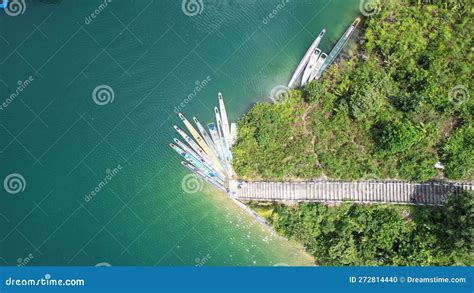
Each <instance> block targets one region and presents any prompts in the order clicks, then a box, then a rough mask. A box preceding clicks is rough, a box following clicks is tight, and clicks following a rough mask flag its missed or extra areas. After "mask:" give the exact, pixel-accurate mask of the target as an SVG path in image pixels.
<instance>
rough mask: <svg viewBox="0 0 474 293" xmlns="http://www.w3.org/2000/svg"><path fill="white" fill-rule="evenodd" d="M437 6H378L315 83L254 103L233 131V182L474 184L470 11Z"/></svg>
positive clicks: (404, 3)
mask: <svg viewBox="0 0 474 293" xmlns="http://www.w3.org/2000/svg"><path fill="white" fill-rule="evenodd" d="M435 2H436V1H435ZM436 3H439V4H431V5H425V4H417V3H412V1H409V2H407V1H397V2H396V3H395V4H393V5H390V4H389V3H388V2H385V5H384V6H382V10H381V12H380V13H379V14H377V15H376V16H374V17H371V18H368V19H365V20H364V23H363V24H362V25H361V29H360V30H359V31H358V33H359V36H353V39H354V38H358V41H357V42H353V43H352V44H349V46H348V47H346V49H345V52H344V53H343V57H342V58H341V57H340V58H339V60H337V62H336V63H335V64H333V65H331V66H330V67H329V68H328V70H326V72H325V73H324V75H323V77H322V79H321V80H319V81H313V82H312V83H310V84H309V85H308V86H306V87H305V88H303V89H301V90H292V91H291V94H290V95H289V96H290V97H289V98H287V99H284V100H283V101H281V102H278V103H273V104H269V103H257V104H256V105H255V106H254V107H253V108H252V109H251V110H250V111H249V112H248V113H247V114H246V115H245V116H244V117H243V118H242V119H241V120H240V121H239V135H238V140H237V143H236V145H235V146H234V148H233V154H234V162H233V164H234V167H235V170H236V172H237V174H239V175H240V176H242V177H244V178H263V179H291V178H296V177H297V178H317V177H321V176H322V175H325V176H327V177H329V178H333V179H364V178H367V179H374V178H381V179H383V178H399V179H407V180H416V181H422V180H428V179H431V178H433V177H435V176H444V177H445V178H448V179H456V180H458V179H464V180H472V179H473V178H474V174H473V172H471V170H473V167H474V148H473V145H472V142H473V141H474V140H473V138H474V127H473V111H474V107H473V101H472V99H470V96H471V89H472V88H473V78H472V72H471V67H472V64H473V58H472V54H473V52H472V42H471V38H470V37H468V36H472V35H473V26H472V25H470V21H469V20H470V17H471V12H470V7H469V6H463V5H462V3H463V2H462V1H449V2H445V1H438V2H436ZM248 154H252V155H251V156H249V155H248ZM438 161H441V162H442V163H443V164H444V165H445V167H446V168H445V170H444V174H438V171H437V170H436V169H435V168H434V164H435V163H436V162H438Z"/></svg>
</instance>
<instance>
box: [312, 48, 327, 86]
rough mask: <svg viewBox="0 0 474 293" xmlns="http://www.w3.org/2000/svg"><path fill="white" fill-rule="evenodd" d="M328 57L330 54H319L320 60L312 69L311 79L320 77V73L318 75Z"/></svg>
mask: <svg viewBox="0 0 474 293" xmlns="http://www.w3.org/2000/svg"><path fill="white" fill-rule="evenodd" d="M327 57H328V55H327V54H326V53H322V54H321V56H319V59H318V61H317V62H316V64H315V65H314V67H313V70H312V71H311V75H310V76H309V81H311V80H313V79H315V78H316V79H319V77H320V75H319V76H318V73H319V72H320V70H321V67H323V65H324V62H326V58H327Z"/></svg>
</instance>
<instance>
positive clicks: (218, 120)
mask: <svg viewBox="0 0 474 293" xmlns="http://www.w3.org/2000/svg"><path fill="white" fill-rule="evenodd" d="M214 112H215V113H216V125H217V133H218V134H219V138H220V140H221V144H222V152H223V153H224V157H225V159H226V161H227V162H229V166H230V164H231V162H232V157H231V154H230V151H229V147H228V146H227V141H226V140H225V138H224V134H223V133H222V120H221V115H220V114H219V109H217V107H215V108H214Z"/></svg>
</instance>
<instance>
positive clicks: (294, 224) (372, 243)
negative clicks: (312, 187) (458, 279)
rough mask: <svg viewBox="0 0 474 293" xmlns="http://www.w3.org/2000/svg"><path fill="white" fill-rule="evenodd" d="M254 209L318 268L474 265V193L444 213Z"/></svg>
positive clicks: (346, 207) (347, 207) (349, 207)
mask: <svg viewBox="0 0 474 293" xmlns="http://www.w3.org/2000/svg"><path fill="white" fill-rule="evenodd" d="M253 207H254V208H255V209H256V210H257V211H258V212H259V213H260V214H263V215H265V216H266V218H267V219H268V221H269V222H270V223H271V224H272V225H273V226H274V228H275V229H276V230H277V231H278V232H280V233H282V234H283V235H285V236H286V237H289V238H292V239H296V240H298V241H300V242H301V243H303V245H304V246H305V247H306V249H307V250H308V252H310V253H311V254H313V255H314V256H315V258H316V262H317V264H319V265H336V266H341V265H371V266H372V265H423V266H428V265H432V266H446V265H470V266H472V265H474V254H473V249H474V247H473V242H472V241H473V236H474V193H470V194H468V193H466V194H465V195H462V196H456V197H448V199H447V201H446V206H445V207H444V208H435V207H417V206H403V207H402V206H386V205H372V206H363V205H353V204H347V203H345V204H342V205H340V206H336V207H328V206H326V205H324V204H301V205H299V206H297V207H293V208H289V207H286V206H281V205H270V206H253Z"/></svg>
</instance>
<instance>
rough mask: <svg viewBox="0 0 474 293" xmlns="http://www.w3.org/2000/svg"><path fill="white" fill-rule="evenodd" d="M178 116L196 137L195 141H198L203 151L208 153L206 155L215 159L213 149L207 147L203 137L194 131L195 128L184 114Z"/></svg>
mask: <svg viewBox="0 0 474 293" xmlns="http://www.w3.org/2000/svg"><path fill="white" fill-rule="evenodd" d="M178 116H179V118H180V119H181V120H182V121H183V123H184V125H185V126H186V128H187V129H188V130H189V133H191V135H192V136H193V137H194V139H195V140H196V141H197V143H198V144H199V146H200V147H201V148H202V150H203V151H204V152H206V154H207V155H208V156H209V157H211V158H212V157H213V156H214V154H213V153H212V151H211V149H210V148H209V147H208V146H207V144H206V142H205V141H204V139H203V138H202V137H201V135H200V134H199V133H198V132H197V131H196V129H194V127H193V126H192V125H191V123H190V122H189V121H188V120H187V119H186V118H185V117H184V115H183V114H181V113H178Z"/></svg>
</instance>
